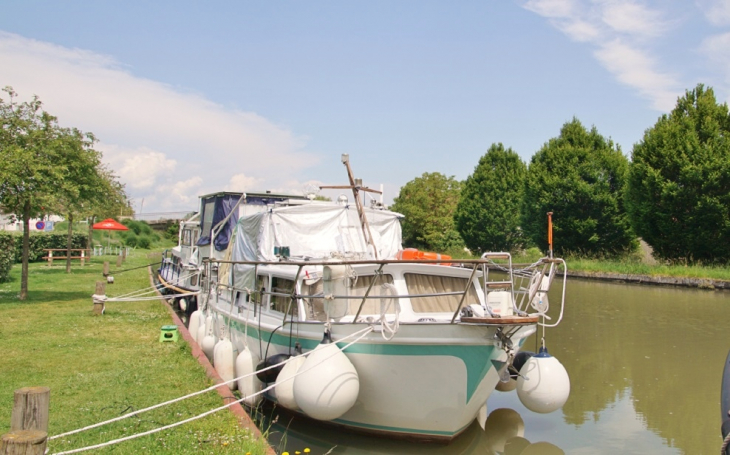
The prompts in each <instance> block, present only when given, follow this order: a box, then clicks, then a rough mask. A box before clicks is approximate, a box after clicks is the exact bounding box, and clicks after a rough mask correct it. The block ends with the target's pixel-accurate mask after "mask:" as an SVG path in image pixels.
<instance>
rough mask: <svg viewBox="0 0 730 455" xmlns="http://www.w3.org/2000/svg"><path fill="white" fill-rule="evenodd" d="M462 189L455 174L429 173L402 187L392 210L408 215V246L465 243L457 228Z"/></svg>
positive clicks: (440, 246)
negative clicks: (455, 214)
mask: <svg viewBox="0 0 730 455" xmlns="http://www.w3.org/2000/svg"><path fill="white" fill-rule="evenodd" d="M460 188H461V184H460V182H459V181H458V180H456V179H455V178H454V177H453V176H452V177H446V176H445V175H443V174H441V173H438V172H433V173H428V172H426V173H424V174H423V175H422V176H420V177H416V178H415V179H413V180H411V181H410V182H408V183H406V184H405V185H404V186H403V187H402V188H401V189H400V193H399V194H398V196H397V197H396V198H395V199H394V200H393V202H394V203H393V205H392V206H391V207H390V209H391V210H393V211H395V212H399V213H402V214H403V215H405V219H404V220H403V221H402V223H401V224H402V227H403V243H404V244H405V245H406V246H409V247H413V248H420V249H425V250H434V251H447V250H449V249H453V248H459V247H462V246H463V241H462V240H461V237H460V236H459V233H458V232H457V231H456V228H455V227H454V210H456V204H457V203H458V202H459V192H460Z"/></svg>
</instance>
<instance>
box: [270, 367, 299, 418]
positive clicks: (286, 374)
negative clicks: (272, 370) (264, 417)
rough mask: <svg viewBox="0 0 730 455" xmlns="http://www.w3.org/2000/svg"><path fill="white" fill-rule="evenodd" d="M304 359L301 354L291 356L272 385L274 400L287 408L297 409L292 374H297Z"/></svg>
mask: <svg viewBox="0 0 730 455" xmlns="http://www.w3.org/2000/svg"><path fill="white" fill-rule="evenodd" d="M305 360H306V358H305V357H304V356H301V355H298V356H296V357H294V358H292V359H291V360H289V362H288V363H287V364H286V365H284V368H282V369H281V372H280V373H279V375H278V376H277V377H276V386H275V387H274V390H275V391H276V401H278V402H279V404H280V405H282V406H284V407H285V408H287V409H292V410H294V411H298V410H299V406H297V400H296V399H295V398H294V375H296V374H297V371H299V368H300V367H301V366H302V365H303V364H304V362H305Z"/></svg>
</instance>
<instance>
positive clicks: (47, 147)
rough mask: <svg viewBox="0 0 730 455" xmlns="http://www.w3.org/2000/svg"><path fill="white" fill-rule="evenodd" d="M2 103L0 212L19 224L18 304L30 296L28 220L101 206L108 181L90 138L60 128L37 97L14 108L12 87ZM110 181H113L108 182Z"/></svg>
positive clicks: (8, 89) (0, 106)
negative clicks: (12, 217)
mask: <svg viewBox="0 0 730 455" xmlns="http://www.w3.org/2000/svg"><path fill="white" fill-rule="evenodd" d="M3 92H4V93H5V95H6V97H7V100H6V99H4V98H3V97H0V208H1V209H2V210H3V211H5V212H7V213H14V214H16V215H17V216H19V217H20V218H21V220H22V224H23V254H22V265H21V267H22V269H21V283H20V299H21V300H25V299H26V298H27V296H28V252H29V239H30V227H29V220H30V219H31V218H32V217H35V216H39V215H41V214H43V213H49V212H55V213H63V214H66V215H67V217H69V221H70V222H72V221H73V215H74V214H76V213H81V212H82V211H84V210H88V209H89V208H91V207H93V206H95V205H96V204H100V203H101V201H102V196H101V194H100V191H102V190H103V188H104V185H106V183H107V182H106V180H108V176H109V175H111V174H110V173H108V171H106V170H105V169H104V167H103V166H102V165H101V154H100V153H99V152H96V151H94V150H93V148H92V147H91V146H92V145H93V136H90V135H86V134H83V133H82V132H80V131H78V130H76V129H67V128H61V127H60V126H59V125H58V121H57V119H56V117H54V116H52V115H50V114H48V113H47V112H45V111H44V110H43V109H42V103H41V102H40V100H39V99H38V98H37V97H34V98H33V99H32V100H31V101H27V102H18V101H17V94H16V92H15V91H14V90H13V89H12V88H11V87H5V88H4V89H3ZM112 180H113V179H112ZM69 224H71V223H69Z"/></svg>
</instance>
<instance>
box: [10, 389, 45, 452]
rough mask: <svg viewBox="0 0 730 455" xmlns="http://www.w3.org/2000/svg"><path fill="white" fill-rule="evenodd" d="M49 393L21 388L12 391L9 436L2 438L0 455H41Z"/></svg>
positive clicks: (43, 444) (43, 390) (43, 447)
mask: <svg viewBox="0 0 730 455" xmlns="http://www.w3.org/2000/svg"><path fill="white" fill-rule="evenodd" d="M50 400H51V389H49V388H48V387H23V388H22V389H18V390H16V391H15V396H14V399H13V413H12V416H11V417H10V432H8V433H5V434H4V435H2V439H1V440H0V455H43V454H44V453H45V451H46V444H47V442H48V407H49V404H50Z"/></svg>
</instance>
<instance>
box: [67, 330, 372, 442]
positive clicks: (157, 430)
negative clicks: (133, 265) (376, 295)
mask: <svg viewBox="0 0 730 455" xmlns="http://www.w3.org/2000/svg"><path fill="white" fill-rule="evenodd" d="M363 331H365V333H363V334H362V335H360V336H359V337H358V338H357V339H355V340H353V341H352V342H350V343H348V344H347V345H345V346H344V347H342V348H339V350H338V352H341V351H344V350H345V349H347V348H349V347H350V346H352V345H353V344H355V343H357V342H358V341H360V340H361V339H363V338H365V337H366V336H367V335H368V334H369V333H370V332H371V331H373V327H372V326H371V327H366V328H365V329H362V330H360V331H358V332H363ZM358 332H355V333H352V334H350V335H348V336H347V337H351V336H353V335H355V334H356V333H358ZM347 337H345V338H347ZM343 339H344V338H343ZM341 341H342V340H340V342H341ZM311 352H314V350H311V351H309V352H307V353H305V354H302V355H308V354H309V353H311ZM338 352H333V353H332V354H331V355H329V356H327V357H325V358H324V359H322V361H320V362H318V363H316V364H314V365H312V366H310V367H309V368H307V369H305V370H301V371H298V372H297V373H296V374H295V375H293V376H291V377H289V378H286V379H285V380H284V381H289V380H292V379H294V378H295V377H297V376H299V375H300V374H303V373H306V372H308V371H309V370H311V369H313V368H315V367H317V366H319V365H321V364H322V363H324V362H326V361H327V360H329V359H330V358H332V357H333V356H335V355H337V354H338ZM294 358H295V357H290V358H289V359H287V360H286V361H284V362H281V364H284V363H287V362H289V361H290V360H293V359H294ZM274 366H278V365H274ZM269 368H271V367H269ZM260 371H263V370H260ZM228 382H231V381H228ZM282 382H283V381H282ZM218 385H221V384H218ZM274 387H276V383H274V384H272V385H270V386H268V387H266V388H264V389H262V390H260V391H258V392H256V393H254V394H252V395H248V396H245V397H243V398H241V399H239V400H236V401H232V402H230V403H228V404H225V405H223V406H220V407H218V408H215V409H211V410H210V411H206V412H204V413H202V414H198V415H196V416H193V417H190V418H188V419H185V420H181V421H179V422H175V423H172V424H170V425H165V426H162V427H159V428H154V429H152V430H148V431H145V432H142V433H137V434H133V435H129V436H125V437H123V438H119V439H114V440H112V441H107V442H103V443H101V444H96V445H93V446H87V447H81V448H79V449H73V450H67V451H64V452H56V453H55V454H53V455H69V454H72V453H79V452H85V451H87V450H93V449H99V448H102V447H107V446H110V445H114V444H118V443H120V442H125V441H129V440H132V439H136V438H140V437H142V436H147V435H150V434H154V433H159V432H160V431H164V430H169V429H170V428H175V427H178V426H180V425H184V424H186V423H190V422H193V421H195V420H198V419H202V418H203V417H207V416H209V415H211V414H214V413H216V412H218V411H221V410H223V409H226V408H229V407H231V406H233V405H234V404H236V403H240V402H242V401H243V400H245V399H247V398H253V397H255V396H257V395H261V394H263V393H264V392H268V391H269V390H271V389H273V388H274Z"/></svg>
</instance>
